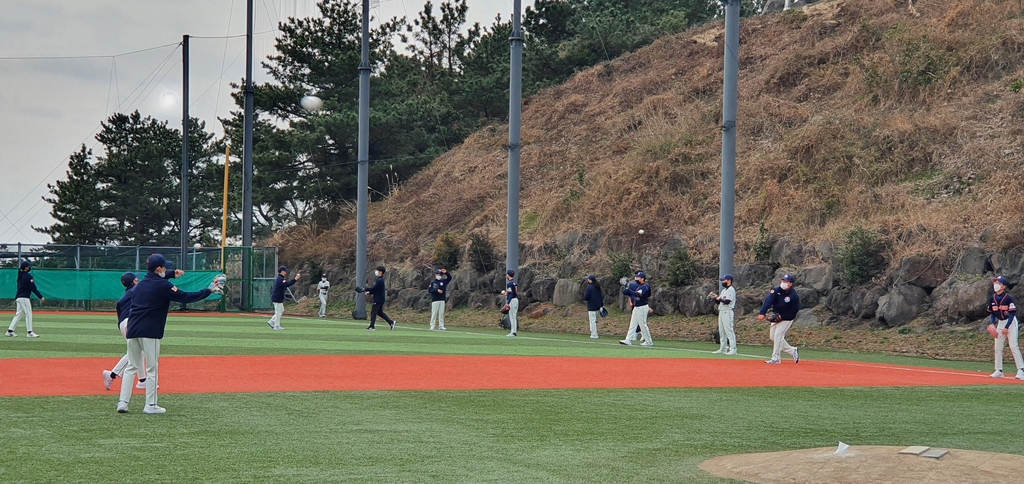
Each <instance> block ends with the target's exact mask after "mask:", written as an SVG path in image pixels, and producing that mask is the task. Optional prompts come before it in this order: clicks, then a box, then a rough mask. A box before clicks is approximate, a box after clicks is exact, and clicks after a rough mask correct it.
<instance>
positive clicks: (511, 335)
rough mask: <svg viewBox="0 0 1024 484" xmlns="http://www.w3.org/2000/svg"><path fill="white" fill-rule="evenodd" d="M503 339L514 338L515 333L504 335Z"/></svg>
mask: <svg viewBox="0 0 1024 484" xmlns="http://www.w3.org/2000/svg"><path fill="white" fill-rule="evenodd" d="M505 337H506V338H515V337H516V334H515V333H509V334H507V335H505Z"/></svg>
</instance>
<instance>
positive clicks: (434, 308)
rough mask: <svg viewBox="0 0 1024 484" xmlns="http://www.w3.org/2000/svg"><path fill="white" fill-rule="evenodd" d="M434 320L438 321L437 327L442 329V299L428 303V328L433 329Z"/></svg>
mask: <svg viewBox="0 0 1024 484" xmlns="http://www.w3.org/2000/svg"><path fill="white" fill-rule="evenodd" d="M435 322H436V323H439V326H438V327H439V328H441V329H444V301H433V302H431V303H430V329H434V323H435Z"/></svg>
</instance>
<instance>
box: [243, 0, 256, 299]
mask: <svg viewBox="0 0 1024 484" xmlns="http://www.w3.org/2000/svg"><path fill="white" fill-rule="evenodd" d="M254 1H255V0H248V1H247V3H248V6H247V7H246V10H245V12H246V14H245V23H246V30H245V128H244V135H243V137H242V310H243V311H249V310H250V309H252V307H251V304H250V301H249V299H250V296H251V293H252V284H251V282H252V281H251V279H252V267H250V266H251V264H252V254H251V250H252V249H251V247H252V171H253V168H252V149H253V147H252V129H253V97H254V94H255V93H254V92H253V89H252V30H253V10H254V8H253V3H254Z"/></svg>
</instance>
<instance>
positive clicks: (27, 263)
mask: <svg viewBox="0 0 1024 484" xmlns="http://www.w3.org/2000/svg"><path fill="white" fill-rule="evenodd" d="M20 267H21V268H22V269H25V268H26V267H32V261H30V260H23V261H21V266H20Z"/></svg>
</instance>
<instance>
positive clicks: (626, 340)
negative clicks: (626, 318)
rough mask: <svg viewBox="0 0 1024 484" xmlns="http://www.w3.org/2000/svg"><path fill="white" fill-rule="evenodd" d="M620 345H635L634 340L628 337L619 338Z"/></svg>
mask: <svg viewBox="0 0 1024 484" xmlns="http://www.w3.org/2000/svg"><path fill="white" fill-rule="evenodd" d="M619 344H620V345H626V346H633V342H632V341H630V340H628V339H621V340H619Z"/></svg>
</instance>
